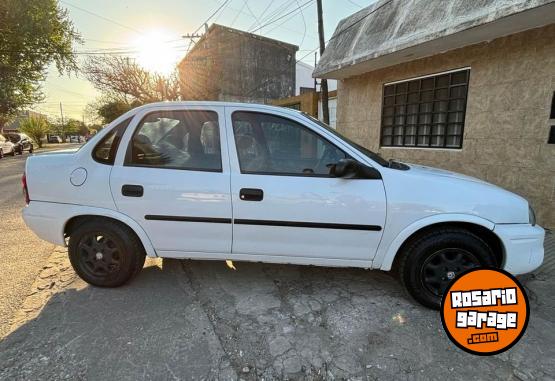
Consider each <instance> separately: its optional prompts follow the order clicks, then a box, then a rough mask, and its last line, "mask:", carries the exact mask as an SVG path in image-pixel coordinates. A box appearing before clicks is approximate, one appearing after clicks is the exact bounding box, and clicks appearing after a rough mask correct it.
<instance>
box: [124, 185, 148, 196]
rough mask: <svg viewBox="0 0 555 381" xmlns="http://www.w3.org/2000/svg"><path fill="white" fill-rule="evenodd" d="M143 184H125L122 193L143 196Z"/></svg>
mask: <svg viewBox="0 0 555 381" xmlns="http://www.w3.org/2000/svg"><path fill="white" fill-rule="evenodd" d="M143 192H144V190H143V187H142V185H129V184H125V185H124V186H122V187H121V194H122V195H124V196H127V197H143Z"/></svg>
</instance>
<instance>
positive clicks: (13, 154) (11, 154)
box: [10, 147, 15, 156]
mask: <svg viewBox="0 0 555 381" xmlns="http://www.w3.org/2000/svg"><path fill="white" fill-rule="evenodd" d="M10 156H15V147H13V148H12V152H10Z"/></svg>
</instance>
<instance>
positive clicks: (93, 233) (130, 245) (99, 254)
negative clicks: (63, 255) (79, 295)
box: [69, 219, 145, 287]
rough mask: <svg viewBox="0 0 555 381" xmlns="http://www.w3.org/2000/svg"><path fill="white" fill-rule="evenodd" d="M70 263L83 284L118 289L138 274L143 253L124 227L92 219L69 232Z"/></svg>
mask: <svg viewBox="0 0 555 381" xmlns="http://www.w3.org/2000/svg"><path fill="white" fill-rule="evenodd" d="M69 259H70V261H71V264H72V266H73V269H74V270H75V272H76V273H77V274H78V275H79V276H80V277H81V278H82V279H83V280H84V281H85V282H87V283H90V284H92V285H94V286H100V287H118V286H121V285H123V284H124V283H126V282H128V281H129V280H130V279H131V278H133V277H134V276H135V275H136V274H138V273H139V271H140V270H141V269H142V267H143V265H144V262H145V252H144V248H143V246H142V244H141V242H140V241H139V239H138V238H137V236H136V235H135V233H134V232H133V231H131V229H129V228H128V227H126V226H125V225H122V224H120V223H117V222H115V221H110V220H100V219H93V220H91V221H90V222H85V223H82V224H80V225H78V226H77V227H76V228H75V229H74V231H73V232H71V235H70V238H69Z"/></svg>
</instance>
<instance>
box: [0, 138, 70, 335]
mask: <svg viewBox="0 0 555 381" xmlns="http://www.w3.org/2000/svg"><path fill="white" fill-rule="evenodd" d="M72 147H75V145H70V144H63V145H57V146H52V145H51V146H49V147H47V148H44V149H42V150H39V152H44V151H49V150H53V149H60V148H72ZM28 156H29V154H28V153H24V154H23V155H21V156H19V155H16V156H15V157H11V156H6V157H4V158H3V159H0V205H1V209H0V248H1V249H0V266H1V268H2V270H1V271H0V300H2V303H0V321H2V322H7V321H9V320H10V318H11V316H12V315H13V313H14V312H15V311H16V310H17V309H18V308H19V306H20V305H21V302H22V301H23V298H24V297H25V296H26V295H27V292H28V291H29V287H30V285H31V284H32V283H33V280H34V279H35V277H36V276H37V274H38V272H39V270H40V269H41V268H42V266H43V264H44V262H45V260H46V259H47V258H48V256H49V255H50V253H51V252H52V249H53V248H54V246H53V245H51V244H49V243H46V242H44V241H41V240H40V239H38V238H37V237H36V236H35V235H34V234H33V233H32V232H31V231H30V230H28V229H27V228H26V227H25V224H24V222H23V219H22V218H21V208H22V207H23V206H24V205H25V201H24V199H23V194H22V193H21V175H22V174H23V170H24V167H25V160H26V159H27V157H28ZM6 329H7V324H1V325H0V335H3V334H5V333H6Z"/></svg>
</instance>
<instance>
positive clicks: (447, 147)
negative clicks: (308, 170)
mask: <svg viewBox="0 0 555 381" xmlns="http://www.w3.org/2000/svg"><path fill="white" fill-rule="evenodd" d="M315 76H317V77H324V78H333V79H338V80H340V82H339V85H338V94H337V129H338V131H340V132H341V133H344V134H345V135H347V136H348V137H350V138H352V139H353V140H355V141H357V142H359V143H360V144H362V145H364V146H366V147H368V148H369V149H371V150H374V151H376V152H379V153H380V154H381V155H382V156H384V157H386V158H396V159H399V160H402V161H406V162H411V163H419V164H424V165H430V166H435V167H441V168H445V169H449V170H453V171H457V172H461V173H464V174H468V175H471V176H474V177H477V178H480V179H483V180H486V181H488V182H491V183H493V184H497V185H499V186H502V187H504V188H507V189H509V190H511V191H514V192H516V193H518V194H520V195H522V196H523V197H525V198H527V199H528V200H529V201H530V202H531V204H532V206H533V207H534V209H535V211H536V214H537V216H538V221H539V223H540V224H542V225H544V226H547V227H555V138H554V135H555V99H554V97H555V2H554V1H548V0H529V1H522V0H502V1H499V0H497V1H496V0H450V1H430V0H413V1H406V0H389V1H388V0H382V1H379V2H377V3H375V4H374V5H372V6H370V7H368V8H366V9H363V10H361V11H360V12H358V13H356V14H354V15H352V16H351V17H349V18H347V19H345V20H343V21H341V22H340V24H339V25H338V27H337V30H336V31H335V33H334V36H333V37H332V39H331V40H330V43H329V44H328V47H327V49H326V52H325V53H324V55H323V56H322V58H321V60H320V63H319V65H318V66H317V68H316V71H315Z"/></svg>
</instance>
